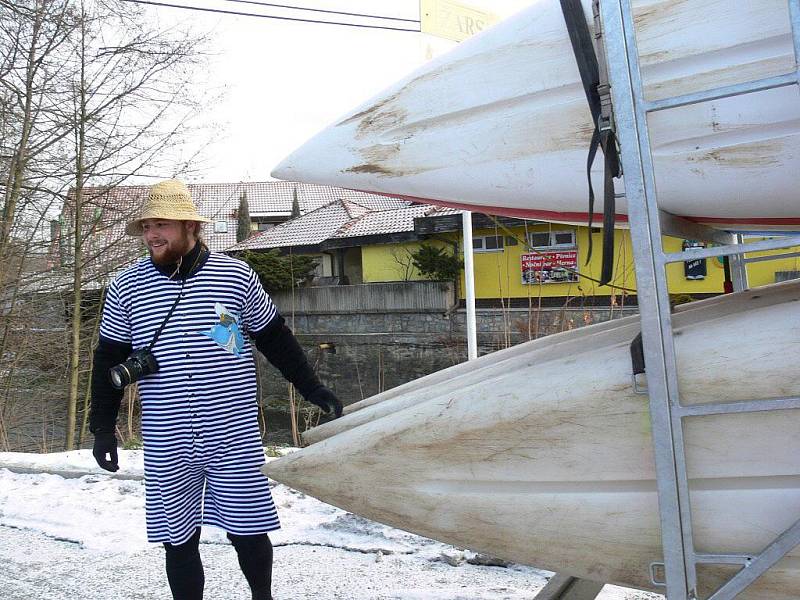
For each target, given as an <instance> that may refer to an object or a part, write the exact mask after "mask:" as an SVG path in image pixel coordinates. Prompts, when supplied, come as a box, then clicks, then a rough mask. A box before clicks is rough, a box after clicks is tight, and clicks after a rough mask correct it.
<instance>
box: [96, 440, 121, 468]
mask: <svg viewBox="0 0 800 600" xmlns="http://www.w3.org/2000/svg"><path fill="white" fill-rule="evenodd" d="M92 454H93V455H94V459H95V460H96V461H97V464H98V465H100V467H101V468H103V469H105V470H106V471H111V472H112V473H114V472H116V471H119V458H118V457H117V436H116V435H114V432H113V431H96V432H95V434H94V448H93V449H92ZM106 455H109V456H110V458H111V460H108V459H107V458H106Z"/></svg>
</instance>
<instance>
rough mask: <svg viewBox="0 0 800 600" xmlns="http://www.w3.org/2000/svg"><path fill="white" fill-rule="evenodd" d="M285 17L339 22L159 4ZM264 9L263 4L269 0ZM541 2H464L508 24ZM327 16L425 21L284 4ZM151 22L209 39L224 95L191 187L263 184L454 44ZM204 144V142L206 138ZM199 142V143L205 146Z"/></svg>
mask: <svg viewBox="0 0 800 600" xmlns="http://www.w3.org/2000/svg"><path fill="white" fill-rule="evenodd" d="M153 1H156V2H167V3H171V4H184V5H187V4H188V5H193V6H202V7H206V8H216V9H222V10H234V11H243V12H260V13H268V14H274V15H278V16H284V17H300V18H308V17H310V18H317V19H322V18H325V19H332V20H335V19H342V20H346V19H348V18H347V17H342V16H336V15H328V14H324V13H309V12H298V11H289V10H285V9H276V8H265V7H263V6H258V5H257V4H254V3H253V2H256V3H257V2H258V1H259V0H251V1H250V2H244V1H243V0H153ZM263 1H265V0H263ZM533 1H534V0H471V1H470V2H462V3H463V4H468V5H470V6H474V7H476V8H479V9H484V10H490V11H491V12H492V13H494V14H495V15H497V16H498V17H500V18H503V17H507V16H509V15H511V14H513V13H515V12H517V11H518V10H520V9H522V8H524V7H525V6H527V5H529V4H531V3H533ZM281 3H282V4H286V5H296V6H304V7H311V8H317V9H323V10H335V11H346V12H355V13H362V14H379V15H382V16H391V17H395V18H400V19H418V18H419V12H420V7H419V0H283V2H281ZM147 10H148V11H149V12H150V13H151V15H152V18H154V19H157V20H158V21H159V22H160V23H162V24H165V25H171V24H174V23H175V22H176V20H177V21H178V22H180V23H181V24H184V25H187V24H188V25H191V26H192V27H193V28H194V29H196V30H197V31H210V32H211V33H212V34H213V43H212V44H211V46H210V51H211V53H212V55H213V56H212V57H211V62H210V65H209V69H208V71H207V72H205V73H202V74H200V75H201V76H202V77H203V79H204V81H202V82H200V83H201V84H202V85H204V86H208V87H209V89H211V90H213V94H217V92H219V93H221V98H219V99H218V100H216V101H214V102H210V103H209V105H207V106H206V107H205V109H204V110H203V113H202V114H201V115H198V116H199V118H200V120H201V121H202V122H203V123H204V125H206V126H207V127H208V128H211V127H213V128H214V132H215V133H214V141H213V143H212V144H211V145H210V146H208V147H207V148H205V150H204V154H203V160H202V162H201V167H202V170H201V173H200V174H199V175H197V176H192V177H190V178H188V179H189V181H192V182H196V183H201V182H204V183H225V182H238V181H264V180H267V179H270V175H269V174H270V171H271V169H272V167H274V166H275V165H276V164H277V163H278V162H280V161H281V160H282V159H283V158H284V157H285V156H287V155H288V154H289V153H290V152H291V151H293V150H294V149H295V148H297V147H298V146H300V145H301V144H302V143H303V142H304V141H305V140H307V139H308V138H310V137H311V136H312V135H313V134H315V133H316V132H318V131H319V130H321V129H323V128H324V127H325V126H327V125H328V124H330V123H332V122H333V121H334V120H336V119H337V118H338V117H340V116H341V115H343V114H345V113H346V112H349V111H350V110H351V109H353V108H355V107H356V106H358V105H360V104H361V103H362V102H364V101H366V100H368V99H369V98H371V97H372V96H374V95H375V94H377V93H378V92H379V91H381V90H382V89H384V88H385V87H387V86H389V85H390V84H392V83H393V82H395V81H397V80H398V79H400V78H402V77H404V76H405V75H407V74H408V73H410V72H412V71H413V70H414V69H416V68H417V67H419V66H421V65H423V64H424V63H425V62H426V61H427V60H430V59H431V58H432V57H434V56H438V55H439V54H441V53H442V52H446V51H447V50H448V49H450V48H453V47H454V46H455V42H452V41H449V40H445V39H441V38H435V37H433V36H431V35H428V34H423V33H418V32H411V33H410V32H397V31H387V30H380V29H363V28H355V27H345V26H335V25H321V24H315V23H298V22H290V21H282V20H273V19H265V18H254V17H237V16H231V15H223V14H211V13H203V12H196V11H189V10H183V9H177V8H167V7H154V6H150V7H148V9H147ZM349 20H350V21H351V22H353V21H355V22H361V23H365V22H367V23H372V24H379V25H388V26H401V27H415V24H413V23H402V22H393V21H376V20H367V19H363V18H349ZM205 139H206V138H205V136H204V137H203V140H205ZM200 141H201V140H200V139H198V143H199V142H200Z"/></svg>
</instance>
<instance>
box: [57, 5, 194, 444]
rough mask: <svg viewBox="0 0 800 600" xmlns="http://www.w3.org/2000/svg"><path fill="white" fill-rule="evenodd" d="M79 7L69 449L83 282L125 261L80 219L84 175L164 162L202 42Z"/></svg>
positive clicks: (85, 201)
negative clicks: (102, 249) (116, 259)
mask: <svg viewBox="0 0 800 600" xmlns="http://www.w3.org/2000/svg"><path fill="white" fill-rule="evenodd" d="M76 10H77V11H79V12H78V14H77V15H76V17H77V20H78V24H79V25H78V27H77V28H76V35H75V36H74V38H75V42H74V46H73V47H74V56H75V67H76V68H75V70H74V74H73V89H72V107H71V108H72V110H71V112H70V113H69V114H65V115H64V120H65V121H67V122H69V123H70V128H71V131H72V135H73V140H74V164H73V170H72V173H70V174H69V175H71V176H72V179H73V181H74V186H73V187H72V190H71V194H70V196H69V198H68V201H70V202H71V203H72V206H71V209H72V211H71V212H72V215H73V231H72V249H73V256H72V264H71V266H72V302H71V306H72V315H71V340H70V362H69V365H70V366H69V398H68V401H67V423H66V441H65V446H66V447H67V449H71V448H73V447H74V432H75V427H76V418H77V408H78V398H79V396H80V383H81V374H82V371H81V366H82V364H83V363H87V362H88V361H86V360H85V359H84V356H83V355H84V354H85V353H86V349H85V348H83V346H85V344H83V343H82V341H83V336H82V324H83V323H84V320H85V319H84V314H83V302H82V300H83V286H84V285H85V284H86V283H87V282H97V280H98V278H100V279H101V280H102V279H106V278H107V275H108V267H109V266H111V267H112V268H118V267H120V266H121V265H120V264H118V263H117V264H113V261H112V264H111V265H109V261H108V257H107V256H106V255H105V253H104V254H103V257H102V260H100V261H98V260H97V259H96V258H95V256H96V253H95V252H92V251H93V250H95V251H96V250H97V248H96V246H97V245H98V244H97V242H98V240H103V242H105V241H107V240H105V239H104V238H98V237H97V236H93V235H92V234H93V232H92V227H91V225H90V226H89V227H88V228H87V227H86V226H85V223H84V220H85V219H86V218H87V217H90V216H91V215H90V214H88V213H90V212H91V210H92V209H93V208H94V207H96V203H93V202H91V201H90V199H89V198H87V197H86V191H87V188H88V187H89V183H90V181H94V182H98V183H102V184H105V185H106V186H115V185H118V184H119V183H120V182H122V181H124V180H126V179H128V178H130V177H133V176H142V175H151V174H158V173H164V172H165V171H164V170H163V169H167V168H169V167H167V165H166V164H165V160H164V157H165V156H167V155H169V152H168V150H169V149H170V148H171V147H172V146H174V145H175V144H176V143H180V139H179V136H180V134H181V133H182V130H184V129H185V128H186V127H187V126H188V123H189V121H190V118H191V116H192V115H193V114H195V110H196V108H197V107H196V105H195V103H194V102H192V101H190V100H187V97H186V91H187V90H189V89H191V87H192V86H191V76H192V73H193V71H194V67H195V66H197V64H198V60H199V56H200V53H199V47H200V44H202V43H203V42H204V39H203V38H198V37H196V36H194V35H192V34H191V33H190V32H186V31H177V30H173V31H162V30H158V29H155V28H153V26H152V25H150V24H149V23H148V21H147V20H146V19H143V18H142V13H141V9H140V8H139V7H137V6H132V5H130V4H129V3H125V2H120V1H118V0H97V1H95V2H93V3H92V6H91V9H90V8H89V7H88V6H87V3H86V1H85V0H78V1H77V2H76ZM109 25H111V27H109ZM170 167H172V168H169V170H168V171H166V172H168V173H170V174H173V173H174V171H173V169H174V166H173V165H170ZM65 175H66V174H65ZM87 209H88V210H87ZM101 210H102V209H101ZM125 216H126V215H125V214H124V213H122V214H120V215H119V217H121V218H125ZM93 242H94V243H95V244H94V245H95V247H94V248H93V247H92V246H93ZM103 242H101V243H100V245H101V246H103V245H104V244H103ZM100 283H105V282H104V281H101V282H100Z"/></svg>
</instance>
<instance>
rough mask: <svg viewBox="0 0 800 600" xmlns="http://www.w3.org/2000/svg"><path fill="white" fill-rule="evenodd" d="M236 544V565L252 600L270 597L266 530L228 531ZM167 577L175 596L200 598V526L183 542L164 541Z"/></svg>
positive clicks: (269, 599)
mask: <svg viewBox="0 0 800 600" xmlns="http://www.w3.org/2000/svg"><path fill="white" fill-rule="evenodd" d="M228 539H229V540H230V541H231V543H232V544H233V547H234V548H236V555H237V556H238V558H239V566H240V567H241V569H242V573H244V577H245V579H247V583H248V585H249V586H250V591H251V592H252V600H272V595H271V590H272V542H270V540H269V536H268V535H267V534H266V533H261V534H258V535H236V534H233V533H229V534H228ZM164 549H165V550H166V554H167V557H166V558H167V581H169V588H170V590H172V597H173V598H174V599H175V600H203V586H204V585H205V574H204V573H203V563H202V561H201V560H200V528H199V527H198V528H197V530H196V531H195V532H194V535H193V536H192V537H191V538H190V539H189V540H188V541H187V542H185V543H183V544H178V545H175V544H169V543H165V544H164Z"/></svg>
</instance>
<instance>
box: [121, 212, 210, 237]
mask: <svg viewBox="0 0 800 600" xmlns="http://www.w3.org/2000/svg"><path fill="white" fill-rule="evenodd" d="M147 219H163V220H165V221H194V222H195V223H211V219H206V218H205V217H201V216H200V215H191V216H185V217H175V216H170V217H162V216H147V217H141V218H139V219H134V220H133V221H131V222H130V223H128V224H127V225H126V226H125V233H126V235H130V236H137V237H138V236H140V235H142V234H143V233H144V230H143V229H142V221H146V220H147Z"/></svg>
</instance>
